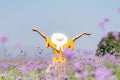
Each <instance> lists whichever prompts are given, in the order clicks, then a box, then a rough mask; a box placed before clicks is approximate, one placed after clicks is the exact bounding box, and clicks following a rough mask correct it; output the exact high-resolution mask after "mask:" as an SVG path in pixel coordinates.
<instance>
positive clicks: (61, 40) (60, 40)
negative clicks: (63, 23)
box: [51, 33, 68, 50]
mask: <svg viewBox="0 0 120 80" xmlns="http://www.w3.org/2000/svg"><path fill="white" fill-rule="evenodd" d="M67 40H68V38H67V36H66V35H65V34H62V33H54V34H53V35H52V36H51V41H52V42H53V43H54V44H55V45H56V48H57V50H60V48H61V47H62V45H64V44H65V43H67Z"/></svg>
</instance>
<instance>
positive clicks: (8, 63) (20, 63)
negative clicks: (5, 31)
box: [0, 8, 120, 80]
mask: <svg viewBox="0 0 120 80" xmlns="http://www.w3.org/2000/svg"><path fill="white" fill-rule="evenodd" d="M118 12H119V13H120V8H118ZM107 22H112V21H111V20H110V19H109V18H105V19H104V20H103V21H101V22H100V23H99V27H100V28H101V29H102V30H103V37H105V36H107V32H106V31H105V28H106V26H105V23H107ZM115 36H116V35H115ZM6 40H7V38H6V37H5V36H0V43H1V44H2V47H0V80H120V57H116V56H114V55H110V54H109V53H108V54H106V55H105V56H102V57H98V56H92V57H82V56H80V55H78V54H77V53H79V54H85V55H86V56H88V55H91V52H89V51H83V52H79V50H78V51H75V52H74V51H70V50H69V49H65V51H64V55H65V57H66V58H67V66H66V69H65V71H59V70H54V69H51V70H50V71H49V72H47V71H46V70H47V68H48V66H49V64H51V58H48V57H45V55H44V54H43V53H42V51H43V50H42V49H41V48H40V47H37V53H35V54H33V55H32V57H30V56H28V55H27V53H26V52H25V51H24V50H19V52H18V54H17V55H14V56H13V55H11V54H7V49H6V48H5V47H4V43H5V42H6ZM16 46H20V43H16ZM117 54H120V53H117ZM52 67H53V68H54V66H52Z"/></svg>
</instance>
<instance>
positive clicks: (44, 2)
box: [0, 0, 120, 51]
mask: <svg viewBox="0 0 120 80" xmlns="http://www.w3.org/2000/svg"><path fill="white" fill-rule="evenodd" d="M119 7H120V0H0V35H5V36H7V42H6V43H5V45H6V46H8V47H12V46H14V45H15V43H16V42H17V41H19V42H21V43H22V45H23V46H26V48H27V47H31V46H32V47H34V48H35V46H42V47H43V48H45V40H44V39H43V38H42V37H41V36H39V35H38V34H37V33H35V32H33V31H32V27H38V28H39V29H40V30H41V31H42V32H43V33H44V34H46V35H48V37H50V38H51V35H52V34H53V33H56V32H60V33H63V34H65V35H67V36H68V39H70V38H72V37H74V36H76V35H78V34H80V33H82V32H84V31H87V32H90V33H91V35H90V36H82V37H81V38H79V39H77V40H76V41H75V49H77V48H80V49H90V50H93V51H95V50H96V48H97V44H98V43H99V41H100V40H101V37H102V36H101V33H102V30H101V29H100V27H99V25H98V23H99V22H100V21H102V20H104V19H105V18H110V19H111V20H112V21H113V22H114V23H115V24H118V25H120V23H119V21H120V14H119V13H118V12H117V9H118V8H119ZM106 31H108V32H109V31H120V26H115V25H112V24H106Z"/></svg>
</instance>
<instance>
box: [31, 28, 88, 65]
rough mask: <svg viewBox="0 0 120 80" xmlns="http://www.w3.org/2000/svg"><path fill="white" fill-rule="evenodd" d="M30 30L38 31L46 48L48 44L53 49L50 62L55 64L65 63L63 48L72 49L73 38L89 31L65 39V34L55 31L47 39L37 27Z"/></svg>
mask: <svg viewBox="0 0 120 80" xmlns="http://www.w3.org/2000/svg"><path fill="white" fill-rule="evenodd" d="M32 30H33V31H35V32H37V33H39V34H40V35H41V36H42V37H43V38H44V39H45V40H46V48H48V47H49V46H50V47H51V48H52V49H53V52H54V56H53V58H52V64H57V66H60V65H62V64H66V58H65V57H64V56H63V54H62V52H63V51H64V49H65V48H70V49H71V50H73V49H74V41H75V40H77V39H78V38H80V37H81V36H82V35H90V33H89V32H83V33H81V34H79V35H77V36H75V37H73V38H71V39H70V40H69V41H67V36H66V35H64V34H62V33H55V34H53V35H52V37H51V39H49V38H48V36H46V35H45V34H44V33H42V32H41V31H40V30H39V29H38V28H33V29H32Z"/></svg>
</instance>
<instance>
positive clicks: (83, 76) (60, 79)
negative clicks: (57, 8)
mask: <svg viewBox="0 0 120 80" xmlns="http://www.w3.org/2000/svg"><path fill="white" fill-rule="evenodd" d="M68 52H69V53H70V54H69V53H67V55H66V57H67V66H66V69H65V71H58V70H54V69H51V70H50V71H49V72H46V69H47V68H48V66H49V64H50V63H51V60H49V59H45V58H44V59H43V58H40V57H38V56H34V59H21V58H18V59H17V58H13V59H1V60H0V80H120V76H119V75H120V58H116V57H115V56H114V55H109V54H107V55H105V56H104V57H97V56H96V57H91V58H82V57H80V56H79V57H77V56H75V55H73V54H75V53H73V52H72V51H68ZM71 53H73V54H72V55H71ZM73 56H74V57H73ZM52 67H54V66H52Z"/></svg>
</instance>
